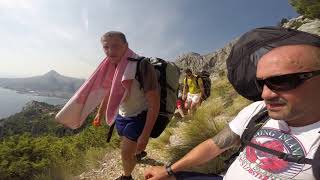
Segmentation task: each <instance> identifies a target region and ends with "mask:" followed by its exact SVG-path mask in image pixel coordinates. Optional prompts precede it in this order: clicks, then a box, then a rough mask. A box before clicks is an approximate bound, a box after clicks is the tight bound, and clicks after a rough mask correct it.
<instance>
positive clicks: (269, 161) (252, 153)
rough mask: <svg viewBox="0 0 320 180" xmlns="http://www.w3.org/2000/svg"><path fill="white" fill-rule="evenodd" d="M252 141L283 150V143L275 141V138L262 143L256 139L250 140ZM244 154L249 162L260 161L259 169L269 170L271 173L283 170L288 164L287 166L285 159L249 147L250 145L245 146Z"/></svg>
mask: <svg viewBox="0 0 320 180" xmlns="http://www.w3.org/2000/svg"><path fill="white" fill-rule="evenodd" d="M252 143H254V144H257V145H260V146H263V147H266V148H269V149H273V150H276V151H280V152H284V151H285V147H284V145H283V144H282V143H281V142H280V141H277V140H271V141H266V142H263V143H260V142H258V141H256V140H252ZM246 154H247V159H248V160H249V161H250V162H252V163H256V162H260V163H258V166H259V167H260V168H261V169H264V170H266V171H269V172H271V173H280V172H283V171H285V170H287V169H288V166H289V164H288V162H287V161H284V160H282V159H279V158H278V157H277V156H274V155H272V154H269V153H266V152H263V151H259V150H257V149H255V148H252V147H250V146H247V147H246ZM257 160H259V161H257Z"/></svg>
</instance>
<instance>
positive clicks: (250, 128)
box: [226, 27, 320, 180]
mask: <svg viewBox="0 0 320 180" xmlns="http://www.w3.org/2000/svg"><path fill="white" fill-rule="evenodd" d="M298 44H307V45H312V46H317V47H320V37H319V36H317V35H313V34H309V33H306V32H302V31H298V30H293V29H286V28H282V27H262V28H257V29H253V30H251V31H249V32H247V33H245V34H244V35H242V36H241V37H240V38H239V40H238V41H237V42H236V44H235V45H234V46H233V48H232V50H231V52H230V55H229V57H228V58H227V62H226V63H227V70H228V79H229V81H230V83H231V84H232V86H233V87H234V89H235V90H236V91H237V92H238V93H239V94H240V95H242V96H243V97H245V98H247V99H249V100H253V101H257V100H262V99H261V93H262V92H261V91H259V89H258V88H257V86H256V83H255V81H256V68H257V64H258V61H259V59H260V58H261V57H262V56H263V55H264V54H266V53H267V52H269V51H270V50H272V49H273V48H276V47H279V46H283V45H298ZM268 119H269V116H268V113H267V111H266V110H265V109H263V110H261V111H260V112H259V113H258V114H256V115H255V116H254V117H253V118H252V119H251V120H250V122H249V124H248V125H247V127H246V129H245V131H244V132H243V135H242V137H241V147H240V149H239V151H238V152H237V153H235V154H233V155H232V156H231V157H230V158H229V159H228V160H227V161H226V163H227V164H229V165H230V162H231V161H232V160H234V159H235V157H236V156H237V155H238V154H239V152H241V151H242V150H243V149H244V147H245V146H251V147H253V148H255V149H258V150H261V151H264V152H267V153H270V154H273V155H275V156H277V157H278V158H280V159H283V160H286V161H289V162H296V163H299V164H312V169H313V174H314V175H315V177H316V179H318V180H320V147H319V148H318V150H317V152H316V154H315V156H314V159H313V160H312V159H308V158H305V157H301V156H294V155H291V154H286V153H283V152H279V151H275V150H272V149H269V148H265V147H262V146H259V145H256V144H253V143H251V139H252V137H253V136H254V134H255V133H256V132H257V131H258V130H259V129H260V128H261V127H262V126H263V125H264V123H265V122H266V121H267V120H268Z"/></svg>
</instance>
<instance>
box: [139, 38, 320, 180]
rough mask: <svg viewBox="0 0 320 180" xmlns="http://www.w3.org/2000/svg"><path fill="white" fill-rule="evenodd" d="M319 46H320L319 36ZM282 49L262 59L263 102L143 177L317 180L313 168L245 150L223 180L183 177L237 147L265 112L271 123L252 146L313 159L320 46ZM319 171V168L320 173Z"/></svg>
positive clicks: (318, 139) (318, 124)
mask: <svg viewBox="0 0 320 180" xmlns="http://www.w3.org/2000/svg"><path fill="white" fill-rule="evenodd" d="M317 38H318V41H317V42H318V44H320V43H319V42H320V37H317ZM307 44H308V43H300V44H299V43H295V44H294V45H278V46H276V47H274V48H273V49H271V50H268V52H266V53H265V54H264V55H262V56H261V57H260V58H259V61H258V64H257V72H256V79H257V81H256V84H257V85H258V86H259V88H260V89H261V91H262V94H261V97H262V98H263V100H264V101H257V102H254V103H252V104H251V105H249V106H247V107H245V108H244V109H243V110H242V111H240V113H239V114H238V115H237V116H236V117H235V118H234V120H233V121H232V122H230V123H229V125H228V126H227V127H226V128H225V129H223V130H222V131H221V132H220V133H218V134H217V135H216V136H215V137H213V138H212V139H208V140H206V141H205V142H203V143H201V144H200V145H198V146H197V147H195V148H194V149H193V150H192V151H190V152H189V153H188V154H187V155H185V156H184V157H183V158H182V159H180V160H179V161H177V162H175V163H174V164H172V165H170V166H166V167H152V168H149V169H147V170H146V172H145V178H146V179H151V180H158V179H188V180H192V179H193V180H196V179H203V180H206V179H211V180H212V179H227V180H228V179H239V178H240V179H315V176H317V178H318V175H317V174H313V173H316V172H317V171H312V168H311V165H310V164H301V163H294V162H288V161H285V160H283V159H280V158H278V157H277V156H275V155H273V154H272V153H268V152H264V151H261V150H258V149H257V148H252V147H251V146H245V147H244V149H243V150H242V152H240V154H239V156H238V157H237V158H236V160H235V161H234V162H233V163H232V164H231V166H230V167H229V169H228V171H227V173H226V174H225V176H224V177H221V176H218V175H214V174H211V175H210V174H200V173H193V172H181V171H183V170H186V169H188V168H190V167H192V166H197V165H200V164H203V163H205V162H207V161H209V160H211V159H213V158H215V157H217V156H218V155H220V154H221V153H223V152H224V151H226V150H228V149H230V148H232V147H234V146H238V145H239V144H240V137H241V136H242V135H243V132H244V131H245V129H246V126H247V124H248V123H249V121H250V120H251V119H252V118H253V117H254V116H255V115H256V114H258V113H259V112H261V110H263V109H266V110H267V112H268V120H267V121H266V122H265V124H263V125H262V127H261V128H260V129H258V130H257V131H256V132H255V134H254V136H253V138H252V139H251V143H253V144H256V145H258V146H263V147H266V148H269V149H272V150H274V151H278V152H284V153H286V154H292V155H296V156H298V157H306V158H309V159H312V158H313V156H314V154H315V152H316V151H317V149H318V146H319V143H320V134H319V133H318V132H319V131H320V110H319V107H320V93H319V92H320V46H312V45H310V44H309V45H307ZM319 170H320V169H318V171H319Z"/></svg>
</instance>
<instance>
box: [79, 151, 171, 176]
mask: <svg viewBox="0 0 320 180" xmlns="http://www.w3.org/2000/svg"><path fill="white" fill-rule="evenodd" d="M146 151H147V153H148V155H147V156H146V157H145V158H143V159H142V160H141V161H140V162H139V163H138V164H137V166H136V167H135V169H134V171H133V173H132V176H133V178H134V179H135V180H142V179H143V173H144V170H145V169H146V168H147V167H150V166H154V165H160V166H162V165H164V164H165V163H166V162H165V160H164V159H163V157H161V156H160V154H162V153H160V152H159V151H158V150H155V149H151V148H147V150H146ZM121 174H122V166H121V157H120V149H116V150H114V151H113V152H111V153H108V154H106V156H105V157H104V159H103V160H102V162H101V165H100V167H99V168H97V169H92V170H90V171H88V172H84V173H82V174H81V175H79V176H78V177H77V178H76V179H77V180H114V179H116V178H117V177H119V176H121Z"/></svg>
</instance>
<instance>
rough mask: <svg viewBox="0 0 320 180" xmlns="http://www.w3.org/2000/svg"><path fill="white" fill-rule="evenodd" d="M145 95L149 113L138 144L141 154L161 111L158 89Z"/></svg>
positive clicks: (138, 150)
mask: <svg viewBox="0 0 320 180" xmlns="http://www.w3.org/2000/svg"><path fill="white" fill-rule="evenodd" d="M145 95H146V99H147V104H148V111H147V117H146V124H145V125H144V128H143V131H142V133H141V135H140V137H139V139H138V142H137V152H141V151H143V150H144V149H145V148H146V146H147V143H148V140H149V137H150V134H151V131H152V129H153V126H154V124H155V122H156V119H157V117H158V114H159V109H160V94H159V91H158V89H155V90H151V91H148V92H146V94H145Z"/></svg>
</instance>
